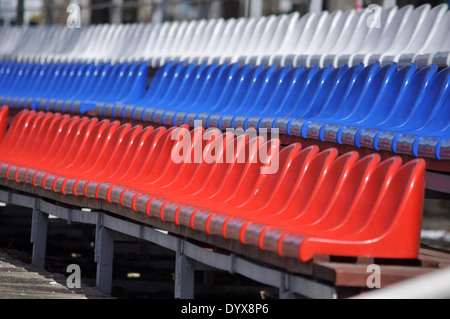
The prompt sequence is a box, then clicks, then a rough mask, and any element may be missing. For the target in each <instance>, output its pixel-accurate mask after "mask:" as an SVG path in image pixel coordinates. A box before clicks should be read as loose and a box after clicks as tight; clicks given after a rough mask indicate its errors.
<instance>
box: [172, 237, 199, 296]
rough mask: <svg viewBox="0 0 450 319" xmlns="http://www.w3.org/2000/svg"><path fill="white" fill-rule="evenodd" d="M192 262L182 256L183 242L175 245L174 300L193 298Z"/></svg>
mask: <svg viewBox="0 0 450 319" xmlns="http://www.w3.org/2000/svg"><path fill="white" fill-rule="evenodd" d="M194 268H195V267H194V262H193V260H191V259H190V258H188V257H186V256H185V255H183V240H181V239H179V240H178V243H177V251H176V260H175V298H177V299H193V298H194V273H195V271H194V270H195V269H194Z"/></svg>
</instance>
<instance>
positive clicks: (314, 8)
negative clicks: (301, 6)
mask: <svg viewBox="0 0 450 319" xmlns="http://www.w3.org/2000/svg"><path fill="white" fill-rule="evenodd" d="M322 7H323V0H309V12H321V11H322Z"/></svg>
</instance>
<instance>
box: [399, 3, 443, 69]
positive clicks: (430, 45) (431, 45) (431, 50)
mask: <svg viewBox="0 0 450 319" xmlns="http://www.w3.org/2000/svg"><path fill="white" fill-rule="evenodd" d="M447 35H449V36H450V11H447V12H446V13H445V15H444V17H443V18H442V19H441V20H440V21H439V23H436V24H435V26H434V32H432V35H430V36H429V37H428V38H427V42H426V43H425V44H424V46H423V47H422V49H421V50H420V51H419V52H416V53H415V54H414V57H413V58H412V62H414V63H416V64H418V65H419V66H425V65H429V64H432V63H433V57H434V55H436V54H438V52H440V51H441V49H442V48H443V45H445V44H446V43H449V42H450V38H447ZM449 49H450V48H449ZM407 58H409V56H408V57H407ZM399 61H401V62H403V61H402V57H400V58H399Z"/></svg>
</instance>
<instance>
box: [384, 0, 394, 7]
mask: <svg viewBox="0 0 450 319" xmlns="http://www.w3.org/2000/svg"><path fill="white" fill-rule="evenodd" d="M396 5H397V0H384V1H383V7H384V8H390V7H393V6H396Z"/></svg>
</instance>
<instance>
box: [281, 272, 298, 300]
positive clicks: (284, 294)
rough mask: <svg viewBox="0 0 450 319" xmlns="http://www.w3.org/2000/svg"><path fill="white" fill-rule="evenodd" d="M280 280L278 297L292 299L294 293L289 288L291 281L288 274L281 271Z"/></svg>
mask: <svg viewBox="0 0 450 319" xmlns="http://www.w3.org/2000/svg"><path fill="white" fill-rule="evenodd" d="M280 280H281V282H280V292H279V297H280V299H293V298H294V294H293V293H292V291H291V288H290V287H291V282H290V278H289V275H287V274H283V273H282V274H281V278H280Z"/></svg>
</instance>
